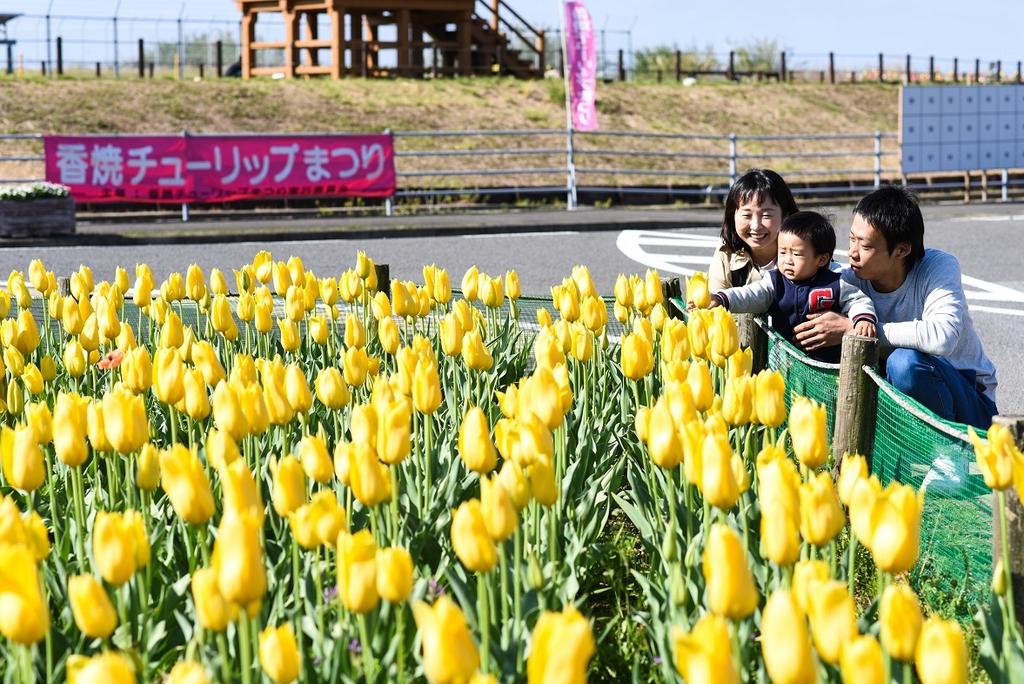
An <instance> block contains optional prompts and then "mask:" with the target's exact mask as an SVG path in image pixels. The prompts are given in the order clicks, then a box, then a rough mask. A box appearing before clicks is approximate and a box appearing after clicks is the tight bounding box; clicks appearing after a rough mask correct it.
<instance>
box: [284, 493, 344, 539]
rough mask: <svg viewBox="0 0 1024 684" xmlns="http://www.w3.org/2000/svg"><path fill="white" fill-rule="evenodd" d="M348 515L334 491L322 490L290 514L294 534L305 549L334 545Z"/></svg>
mask: <svg viewBox="0 0 1024 684" xmlns="http://www.w3.org/2000/svg"><path fill="white" fill-rule="evenodd" d="M347 519H348V516H347V515H346V514H345V509H344V508H343V507H342V506H341V504H340V503H339V502H338V499H337V498H336V497H335V495H334V493H333V492H332V491H328V490H320V491H319V492H317V493H316V494H314V495H313V498H312V500H311V501H310V502H309V503H308V504H304V505H302V506H299V508H298V509H297V510H296V511H295V512H294V513H292V514H291V515H290V516H288V523H289V525H290V526H291V528H292V534H293V535H295V539H296V540H297V541H298V542H299V545H300V546H301V547H302V548H304V549H314V548H316V547H318V546H325V545H329V546H334V544H335V543H336V542H337V540H338V533H339V532H341V531H342V530H344V529H345V524H346V522H347Z"/></svg>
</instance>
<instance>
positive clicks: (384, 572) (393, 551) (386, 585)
mask: <svg viewBox="0 0 1024 684" xmlns="http://www.w3.org/2000/svg"><path fill="white" fill-rule="evenodd" d="M412 583H413V565H412V556H411V555H410V554H409V552H408V551H407V550H405V549H403V548H401V547H397V546H395V547H391V548H387V549H380V550H379V551H377V593H378V594H380V596H381V598H383V599H384V600H385V601H388V602H390V603H401V602H402V601H404V600H406V599H407V598H409V594H410V593H412Z"/></svg>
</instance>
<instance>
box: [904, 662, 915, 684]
mask: <svg viewBox="0 0 1024 684" xmlns="http://www.w3.org/2000/svg"><path fill="white" fill-rule="evenodd" d="M913 681H914V674H913V672H912V671H911V665H910V663H907V662H904V663H903V684H912V682H913Z"/></svg>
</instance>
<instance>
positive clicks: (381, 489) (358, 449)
mask: <svg viewBox="0 0 1024 684" xmlns="http://www.w3.org/2000/svg"><path fill="white" fill-rule="evenodd" d="M348 476H349V485H350V486H351V487H352V493H353V494H354V495H355V497H356V498H357V499H358V500H359V501H360V503H362V504H363V505H364V506H376V505H377V504H379V503H381V502H382V501H387V500H388V499H389V498H391V479H390V477H391V475H390V473H389V472H388V469H387V466H386V465H384V464H383V463H381V462H380V461H379V460H377V455H376V454H375V453H374V450H373V448H372V447H371V446H370V445H368V444H367V443H365V442H360V443H357V444H355V445H354V447H353V449H352V450H351V451H350V452H349V465H348Z"/></svg>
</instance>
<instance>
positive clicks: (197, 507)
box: [160, 444, 214, 525]
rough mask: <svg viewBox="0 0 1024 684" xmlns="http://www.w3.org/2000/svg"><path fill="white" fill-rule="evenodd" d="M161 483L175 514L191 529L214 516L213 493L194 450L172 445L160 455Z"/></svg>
mask: <svg viewBox="0 0 1024 684" xmlns="http://www.w3.org/2000/svg"><path fill="white" fill-rule="evenodd" d="M160 480H161V486H162V487H163V490H164V492H165V493H166V494H167V498H168V499H170V501H171V506H172V507H173V508H174V512H175V513H177V514H178V515H180V516H181V517H182V519H184V520H185V522H188V523H192V524H193V525H200V524H202V523H205V522H206V521H208V520H209V519H210V518H211V517H212V516H213V511H214V506H213V492H212V491H211V490H210V482H209V480H207V478H206V472H205V471H204V470H203V466H202V463H200V462H199V456H198V455H197V454H196V451H195V449H194V448H193V449H191V450H190V449H188V448H187V447H184V446H182V445H181V444H175V445H173V446H172V447H171V448H170V449H168V450H166V451H163V452H161V453H160Z"/></svg>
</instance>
